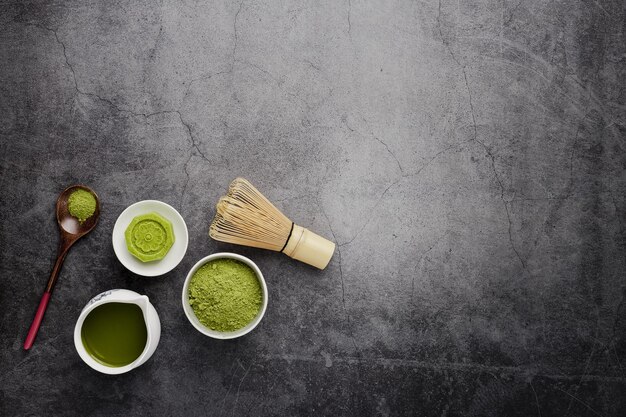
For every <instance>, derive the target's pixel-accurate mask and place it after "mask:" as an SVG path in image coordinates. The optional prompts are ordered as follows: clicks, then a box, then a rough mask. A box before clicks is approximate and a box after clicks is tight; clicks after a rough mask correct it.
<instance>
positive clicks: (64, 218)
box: [24, 185, 100, 350]
mask: <svg viewBox="0 0 626 417" xmlns="http://www.w3.org/2000/svg"><path fill="white" fill-rule="evenodd" d="M78 189H82V190H85V191H88V192H90V193H91V194H93V196H94V197H95V198H96V211H95V212H94V213H93V215H92V216H91V217H89V218H88V219H86V220H85V221H84V222H82V223H80V222H79V221H78V220H77V219H76V218H75V217H73V216H72V215H71V214H70V213H69V210H68V208H67V201H68V199H69V197H70V194H72V192H74V191H76V190H78ZM56 211H57V223H58V224H59V232H60V234H61V240H60V243H59V251H58V255H57V260H56V262H55V263H54V267H53V268H52V273H51V274H50V279H48V285H46V289H45V291H44V293H43V296H42V297H41V301H40V302H39V307H38V308H37V312H36V313H35V318H34V319H33V323H32V324H31V325H30V329H29V330H28V335H27V336H26V341H24V349H26V350H28V349H30V348H31V347H32V346H33V343H34V342H35V337H36V336H37V331H38V330H39V326H40V325H41V321H42V320H43V315H44V313H45V312H46V307H47V306H48V301H49V300H50V295H51V294H52V289H53V288H54V284H56V282H57V278H58V277H59V271H61V266H62V265H63V260H64V259H65V255H67V252H68V251H69V249H70V248H71V247H72V245H73V244H74V243H75V242H76V241H77V240H78V239H80V238H81V237H83V236H85V235H86V234H87V233H89V232H91V230H92V229H93V228H94V227H95V226H96V224H97V223H98V218H99V217H100V201H99V200H98V196H97V195H96V193H95V192H94V191H93V190H92V189H91V188H89V187H86V186H84V185H72V186H71V187H68V188H66V189H65V190H64V191H63V192H62V193H61V195H59V198H58V199H57V204H56Z"/></svg>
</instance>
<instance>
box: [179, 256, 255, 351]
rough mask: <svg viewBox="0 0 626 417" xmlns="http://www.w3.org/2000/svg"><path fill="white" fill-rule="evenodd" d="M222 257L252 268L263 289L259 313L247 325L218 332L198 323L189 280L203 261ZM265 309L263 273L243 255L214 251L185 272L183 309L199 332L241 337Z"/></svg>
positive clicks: (252, 327) (224, 336)
mask: <svg viewBox="0 0 626 417" xmlns="http://www.w3.org/2000/svg"><path fill="white" fill-rule="evenodd" d="M222 258H229V259H235V260H237V261H240V262H243V263H244V264H246V265H248V266H249V267H250V268H252V270H253V271H254V272H255V273H256V276H257V278H258V279H259V282H260V283H261V289H262V290H263V304H262V305H261V309H260V310H259V313H258V314H257V315H256V317H255V318H254V320H252V321H251V322H250V323H248V325H247V326H245V327H242V328H241V329H239V330H235V331H234V332H218V331H216V330H211V329H209V328H208V327H206V326H205V325H204V324H202V323H200V320H198V318H197V317H196V315H195V314H194V312H193V308H192V307H191V305H190V304H189V282H191V277H193V274H195V273H196V271H197V270H198V269H199V268H200V267H201V266H202V265H204V264H205V263H207V262H209V261H212V260H214V259H222ZM266 309H267V286H266V285H265V279H264V278H263V274H262V273H261V270H260V269H259V267H258V266H256V264H255V263H254V262H252V261H251V260H250V259H248V258H246V257H245V256H241V255H237V254H236V253H230V252H220V253H214V254H213V255H209V256H207V257H204V258H202V259H200V260H199V261H198V262H197V263H196V264H195V265H194V266H193V268H191V271H189V273H188V274H187V278H186V279H185V283H184V284H183V310H184V311H185V315H186V316H187V319H189V322H190V323H191V324H192V325H193V327H195V328H196V329H197V330H198V331H199V332H200V333H202V334H204V335H206V336H209V337H212V338H214V339H234V338H236V337H241V336H243V335H245V334H248V333H249V332H251V331H252V329H254V328H255V327H256V326H257V325H258V324H259V323H260V322H261V319H262V318H263V315H265V310H266Z"/></svg>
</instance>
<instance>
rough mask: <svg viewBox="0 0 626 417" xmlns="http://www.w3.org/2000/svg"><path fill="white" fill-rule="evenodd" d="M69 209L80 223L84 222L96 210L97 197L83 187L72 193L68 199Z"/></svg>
mask: <svg viewBox="0 0 626 417" xmlns="http://www.w3.org/2000/svg"><path fill="white" fill-rule="evenodd" d="M67 209H68V211H69V212H70V214H71V215H72V216H73V217H76V219H78V221H79V222H80V223H82V222H84V221H85V220H87V219H88V218H90V217H91V216H93V213H94V212H95V211H96V197H94V196H93V194H91V193H90V192H89V191H86V190H83V189H82V188H79V189H77V190H76V191H74V192H72V194H70V197H69V198H68V200H67Z"/></svg>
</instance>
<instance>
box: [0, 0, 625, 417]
mask: <svg viewBox="0 0 626 417" xmlns="http://www.w3.org/2000/svg"><path fill="white" fill-rule="evenodd" d="M0 7H1V13H0V16H1V17H0V89H1V90H0V138H1V140H0V170H1V178H0V184H1V185H0V191H1V197H0V219H1V227H2V229H1V234H0V239H1V241H0V269H1V271H2V272H1V274H2V278H1V279H0V312H1V316H2V322H1V324H0V335H1V336H0V340H1V343H2V345H1V353H0V388H1V390H0V414H2V415H59V416H61V415H62V416H87V415H94V416H116V415H120V416H122V415H123V416H140V415H152V416H165V415H176V416H180V415H183V416H203V415H212V416H245V415H248V416H278V415H281V416H295V415H324V416H330V415H332V416H343V415H345V416H365V415H381V416H395V415H419V416H431V415H432V416H509V415H510V416H535V415H536V416H539V417H547V416H624V415H626V398H625V396H626V394H625V393H626V375H625V374H624V367H625V366H626V307H625V305H624V304H625V302H624V299H625V294H626V277H625V271H626V252H625V249H626V248H625V242H626V241H625V239H626V234H625V232H624V223H625V222H626V215H625V213H626V212H625V210H626V153H625V152H624V148H625V146H626V145H625V138H626V135H625V129H626V89H625V88H626V69H625V61H626V47H625V37H624V21H625V14H626V12H625V8H624V2H623V1H618V0H584V1H563V0H561V1H539V0H532V1H509V0H502V1H489V0H472V1H469V2H451V1H448V0H441V2H438V1H437V0H433V1H430V0H429V1H372V2H370V1H363V0H347V1H312V0H310V1H263V0H243V1H242V2H234V1H233V2H228V1H224V2H214V1H168V0H161V1H142V0H132V1H131V0H121V1H117V2H115V1H103V0H90V1H86V2H78V1H72V2H62V1H56V0H53V1H2V3H1V6H0ZM236 176H244V177H246V178H249V179H250V180H251V181H253V183H255V184H256V185H257V186H258V188H260V189H261V190H262V191H263V192H265V193H266V194H267V196H268V197H269V198H271V199H272V200H274V201H275V202H276V204H277V205H278V206H279V207H280V208H281V209H283V210H284V211H285V212H286V213H287V214H288V215H289V216H290V217H292V218H293V219H294V220H295V221H296V222H298V223H300V224H302V225H304V226H309V227H310V228H312V229H313V230H316V231H317V232H319V233H320V234H323V235H326V236H328V237H329V238H331V239H333V240H335V241H336V242H337V243H338V245H339V247H338V251H337V253H336V255H335V257H334V258H333V260H332V261H331V264H330V265H329V267H328V268H327V269H326V270H325V271H322V272H320V271H317V270H314V269H313V268H309V267H307V266H305V265H301V264H298V263H296V262H294V261H292V260H290V259H288V258H286V257H284V256H281V255H278V254H273V253H269V252H265V251H260V250H254V249H246V248H241V247H234V246H230V245H225V244H220V243H217V242H214V241H212V240H211V239H209V237H208V226H209V223H210V220H211V218H212V216H213V213H214V210H213V207H214V204H215V202H216V201H217V199H218V197H219V196H220V195H221V194H222V193H224V191H225V189H226V187H227V185H228V183H229V182H230V181H231V180H232V179H233V178H234V177H236ZM77 182H80V183H85V184H88V185H90V186H91V187H93V188H94V189H95V190H96V192H97V193H98V194H99V196H100V198H101V201H102V219H101V222H100V224H99V225H98V227H97V229H96V230H95V231H94V232H93V233H92V234H91V235H90V236H88V238H86V239H84V241H81V242H80V243H78V244H77V245H76V246H75V247H74V248H73V250H72V251H71V253H70V254H69V256H68V258H67V260H66V263H65V266H64V268H63V271H62V275H61V279H60V281H59V284H58V286H57V288H56V291H55V293H54V295H53V298H52V301H51V304H50V307H49V309H48V312H47V315H46V317H45V321H44V324H43V326H42V329H41V332H40V334H39V337H38V339H37V341H36V344H35V347H34V348H33V350H32V351H30V352H24V351H22V349H21V346H22V343H23V339H24V337H25V334H26V330H27V327H28V325H29V323H30V321H31V319H32V317H33V314H34V310H35V306H36V304H37V302H38V299H39V296H40V293H41V291H42V290H43V287H44V285H45V282H46V280H47V277H48V274H49V271H50V269H51V267H52V262H53V259H54V252H55V248H56V245H57V231H56V224H55V221H54V214H53V207H54V202H55V199H56V196H57V195H58V194H59V192H60V191H61V190H62V189H64V188H65V187H66V186H68V185H70V184H72V183H77ZM143 199H158V200H162V201H165V202H167V203H170V204H172V205H173V206H175V207H176V208H177V209H179V210H180V212H181V213H182V215H183V216H184V218H185V219H186V221H187V224H188V227H189V231H190V242H189V250H188V252H187V255H186V257H185V259H184V260H183V261H182V263H181V264H180V265H179V266H178V267H177V268H176V269H175V270H174V271H172V272H171V273H169V274H167V275H165V276H162V277H158V278H142V277H139V276H135V275H133V274H132V273H130V272H128V271H126V270H125V269H124V268H123V267H122V266H121V265H120V264H119V262H118V261H117V260H116V258H115V255H114V253H113V250H112V247H111V241H110V235H111V230H112V227H113V224H114V222H115V219H116V218H117V216H118V215H119V214H120V212H121V211H122V210H123V209H124V208H125V207H126V206H128V205H130V204H131V203H134V202H136V201H139V200H143ZM221 250H229V251H235V252H238V253H242V254H244V255H246V256H249V257H250V258H252V259H253V260H254V261H255V262H257V263H258V264H259V266H260V267H261V269H262V270H263V271H264V273H265V275H266V279H267V282H268V287H269V292H270V301H269V307H268V310H267V314H266V316H265V319H264V320H263V322H262V324H261V325H260V327H259V328H258V329H256V330H255V331H254V332H253V333H252V334H250V335H249V336H247V337H245V338H242V339H241V340H237V341H230V342H221V341H215V340H209V339H207V338H206V337H204V336H202V335H201V334H200V333H198V332H196V331H195V330H194V329H193V328H192V327H191V325H190V324H189V323H188V322H187V321H186V319H185V317H184V315H183V312H182V309H181V306H180V290H181V286H182V282H183V280H184V277H185V275H186V272H187V271H188V270H189V268H190V267H191V266H192V265H193V264H194V263H195V262H196V261H197V260H198V259H200V258H201V257H203V256H205V255H207V254H210V253H212V252H215V251H221ZM110 288H129V289H133V290H136V291H139V292H141V293H145V294H147V295H148V296H149V297H150V298H151V300H152V302H153V303H154V305H155V306H156V308H157V310H158V311H159V313H160V316H161V320H162V325H163V334H162V341H161V344H160V346H159V348H158V350H157V351H156V353H155V355H154V356H153V358H152V359H151V360H150V361H149V362H148V363H146V364H145V365H144V366H142V367H141V368H139V369H137V370H135V371H133V372H132V373H130V374H126V375H123V376H119V377H110V376H104V375H100V374H97V373H95V372H94V371H92V370H91V369H89V368H88V367H87V366H86V365H84V364H83V363H82V362H81V361H80V359H79V358H78V356H77V354H76V353H75V351H74V347H73V341H72V331H73V327H74V323H75V320H76V318H77V317H78V313H79V311H80V309H81V308H82V306H83V305H84V304H85V303H86V302H87V300H89V299H90V298H91V297H92V296H93V295H95V294H97V293H99V292H100V291H103V290H106V289H110Z"/></svg>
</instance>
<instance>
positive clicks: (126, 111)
mask: <svg viewBox="0 0 626 417" xmlns="http://www.w3.org/2000/svg"><path fill="white" fill-rule="evenodd" d="M241 5H243V1H242V2H241ZM241 5H240V9H241ZM26 25H28V26H34V27H38V28H40V29H43V30H46V31H48V32H52V33H53V34H54V38H55V40H56V42H57V43H58V44H59V45H60V46H61V48H62V50H63V57H64V58H65V64H66V66H67V67H68V69H69V70H70V72H71V73H72V80H73V81H74V90H75V93H77V94H79V95H83V96H87V97H95V98H97V99H98V100H99V101H101V102H103V103H106V104H107V105H108V106H110V107H111V108H113V109H114V110H115V111H117V112H118V113H122V114H129V115H131V116H134V117H141V118H144V119H145V120H146V123H148V122H147V119H149V118H151V117H154V116H158V115H163V114H176V115H177V116H178V119H179V120H180V123H181V124H182V125H183V126H184V127H185V129H186V131H187V134H188V136H189V141H190V146H189V151H190V155H189V157H188V158H187V161H186V162H185V164H184V166H183V170H184V172H185V176H186V179H185V183H184V185H183V189H182V193H181V197H180V208H181V209H182V207H183V202H184V195H185V192H186V190H187V187H188V185H189V180H190V174H189V164H190V162H191V159H192V157H193V155H194V150H195V153H197V155H198V156H199V157H200V158H202V159H203V160H205V161H206V162H209V163H210V161H209V159H208V158H207V157H206V155H205V154H204V152H202V150H201V149H200V145H199V143H198V141H197V140H196V138H195V137H194V134H193V130H192V128H191V125H190V124H189V123H188V122H186V121H185V119H184V117H183V114H182V112H181V111H180V110H160V111H157V112H153V113H140V112H135V111H133V110H129V109H123V108H121V107H119V106H118V105H117V104H115V103H114V102H113V101H111V100H109V99H107V98H104V97H101V96H100V95H98V94H96V93H89V92H86V91H83V90H82V89H81V88H80V87H79V85H78V78H77V76H76V71H75V69H74V67H73V66H72V64H71V63H70V60H69V57H68V55H67V48H66V46H65V43H64V42H63V41H62V40H61V39H60V38H59V34H58V29H56V30H55V29H52V28H49V27H46V26H43V25H40V24H35V23H26ZM228 72H232V69H231V71H221V72H218V73H215V74H211V75H209V76H206V77H200V78H198V79H194V80H192V81H191V82H190V83H189V85H188V87H187V89H186V91H185V95H184V96H183V100H182V101H183V102H184V100H185V98H186V96H187V94H188V93H189V90H190V89H191V85H192V84H193V83H194V82H196V81H200V80H202V79H207V78H211V77H213V76H216V75H220V74H225V73H228ZM181 105H182V103H181Z"/></svg>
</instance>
